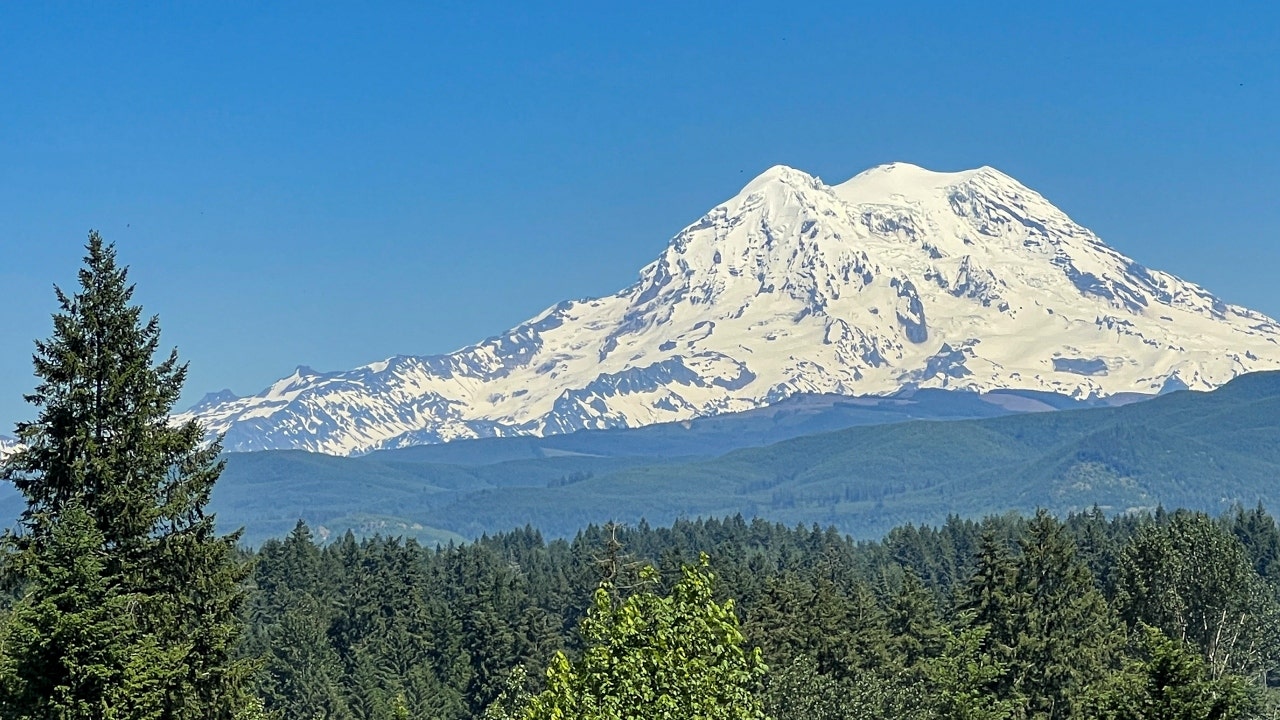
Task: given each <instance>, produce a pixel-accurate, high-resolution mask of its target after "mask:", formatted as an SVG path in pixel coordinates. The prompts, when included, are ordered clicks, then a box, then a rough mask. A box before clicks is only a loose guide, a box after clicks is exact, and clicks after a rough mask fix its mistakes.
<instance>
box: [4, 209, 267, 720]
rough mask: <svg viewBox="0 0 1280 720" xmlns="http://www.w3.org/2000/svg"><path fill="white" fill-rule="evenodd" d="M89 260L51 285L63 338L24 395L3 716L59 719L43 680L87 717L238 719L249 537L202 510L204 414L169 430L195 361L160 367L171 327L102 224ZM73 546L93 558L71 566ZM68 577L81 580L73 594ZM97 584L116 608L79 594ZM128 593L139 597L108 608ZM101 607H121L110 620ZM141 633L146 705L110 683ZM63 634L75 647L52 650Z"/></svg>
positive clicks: (43, 345)
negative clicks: (20, 501) (68, 283)
mask: <svg viewBox="0 0 1280 720" xmlns="http://www.w3.org/2000/svg"><path fill="white" fill-rule="evenodd" d="M84 262H85V265H84V267H83V268H82V269H81V270H80V272H79V285H80V287H79V290H78V291H77V292H75V293H74V294H72V295H67V294H66V293H64V292H63V291H62V290H61V289H58V288H55V294H56V297H57V300H58V305H59V312H58V313H56V314H55V315H54V317H53V335H52V336H51V337H50V338H48V339H47V340H42V341H37V342H36V353H35V356H34V366H35V374H36V376H37V378H38V379H39V383H38V384H37V386H36V389H35V391H34V392H33V393H32V394H30V395H28V396H27V398H26V399H27V401H28V402H29V403H31V404H32V405H33V406H35V408H37V418H36V420H34V421H32V422H27V423H21V424H19V425H18V437H19V439H20V440H21V442H22V445H23V449H22V450H21V451H20V452H18V453H17V454H16V455H15V456H13V457H11V458H10V459H9V460H8V461H7V462H6V463H5V465H4V469H3V478H4V479H5V480H8V481H10V482H12V483H13V484H14V485H15V486H16V487H17V489H18V490H19V491H21V493H22V494H23V496H24V497H25V498H26V502H27V508H26V511H25V512H24V513H23V515H22V527H21V532H20V533H19V534H18V535H16V536H14V537H12V538H11V553H12V555H13V557H11V558H10V559H11V561H12V562H11V563H10V566H11V567H12V568H13V569H14V570H15V572H16V574H17V577H16V578H13V579H14V580H15V581H16V582H17V583H19V584H21V585H22V586H23V594H22V597H21V598H20V600H19V601H18V603H17V606H16V607H15V610H14V612H13V613H12V615H11V617H10V621H9V622H8V623H7V625H6V627H5V631H4V640H5V649H6V654H7V657H6V660H5V664H4V672H3V676H2V677H0V681H2V682H3V686H2V687H0V693H2V696H0V703H3V704H4V713H5V716H6V717H14V718H25V717H48V716H49V715H48V709H47V708H42V707H41V706H40V705H39V703H38V702H37V700H38V698H35V696H33V695H32V693H31V690H32V686H31V685H30V682H31V678H32V677H34V676H35V674H38V675H39V676H40V677H41V678H42V682H44V683H45V684H46V685H47V686H48V687H51V688H56V689H57V692H58V693H60V694H63V695H66V696H68V697H75V698H77V702H78V703H80V705H78V707H80V708H82V710H83V711H84V712H85V713H87V714H85V715H83V716H84V717H127V718H134V717H146V718H156V719H157V720H170V719H172V720H188V719H190V720H196V719H199V720H205V719H208V720H215V719H217V720H221V719H223V718H235V717H239V716H242V715H243V713H244V712H247V708H250V707H252V706H253V703H252V702H251V698H249V697H248V695H247V692H246V691H245V689H244V688H246V687H247V677H248V675H249V671H250V668H249V666H248V664H247V661H244V660H240V659H237V658H236V645H237V642H238V640H239V638H240V635H241V631H242V620H241V607H242V604H243V602H244V589H243V587H242V585H243V581H244V579H245V577H246V573H247V567H246V566H245V565H244V564H243V563H241V562H239V561H238V560H237V559H236V554H235V546H236V542H237V539H238V534H231V535H218V534H217V533H216V530H215V527H214V518H213V516H212V515H208V514H206V513H205V506H206V504H207V503H208V501H209V495H210V492H211V491H212V489H213V485H214V482H215V481H216V480H217V478H218V475H219V473H220V472H221V470H222V464H221V463H220V462H219V461H218V455H219V453H220V448H219V446H218V444H217V443H216V442H215V443H206V442H204V433H203V430H202V428H201V427H200V426H199V425H198V424H197V423H195V422H187V423H185V424H181V425H174V424H172V423H171V421H170V413H171V411H172V409H173V406H174V403H175V402H177V400H178V397H179V395H180V393H181V390H182V384H183V381H184V379H185V378H186V373H187V366H186V365H185V364H183V363H180V362H179V361H178V356H177V351H176V350H175V351H172V352H170V353H169V354H168V355H167V356H165V357H163V358H162V359H161V360H160V361H159V362H156V354H157V351H158V349H159V344H160V325H159V320H158V319H157V318H156V317H151V318H150V319H149V320H146V321H143V319H142V317H143V316H142V308H141V307H140V306H138V305H135V304H133V303H132V299H133V286H132V285H130V284H129V282H128V277H127V275H128V273H127V269H126V268H123V267H119V266H117V264H116V253H115V248H114V247H113V246H111V245H108V244H106V243H104V242H103V240H102V238H101V237H100V236H99V235H98V234H97V233H96V232H94V233H90V234H89V241H88V244H87V255H86V257H85V260H84ZM69 546H74V547H79V548H80V549H81V551H82V552H84V553H86V554H87V555H88V556H90V557H92V558H93V562H92V563H88V564H86V563H77V564H75V565H74V567H73V568H68V567H66V564H67V563H68V562H70V561H71V559H72V558H71V557H70V556H69V555H68V553H66V548H67V547H69ZM69 572H74V573H77V574H79V576H80V577H78V579H76V581H75V583H74V584H73V585H72V586H70V587H68V577H69V575H68V573H69ZM85 593H88V594H87V595H86V594H85ZM95 593H96V594H98V595H101V596H102V599H103V602H104V603H107V604H106V605H99V606H97V607H94V606H93V604H92V603H89V604H86V602H83V601H85V600H88V599H89V598H90V597H92V596H95V595H94V594H95ZM74 596H79V597H74ZM117 598H130V599H131V601H130V602H128V603H124V604H122V605H120V606H119V607H117V606H115V605H111V604H110V603H112V602H115V601H116V600H115V599H117ZM71 599H75V601H74V602H72V601H69V600H71ZM102 607H114V608H117V610H118V611H117V612H115V613H113V614H112V615H111V616H110V617H108V618H102V617H101V608H102ZM126 608H127V609H126ZM84 623H89V624H90V625H89V626H92V627H98V626H99V625H101V623H107V624H106V625H101V627H99V629H98V630H94V631H92V632H90V631H86V632H83V633H79V634H78V635H76V637H74V638H63V637H62V636H60V635H57V634H55V635H52V636H45V637H44V638H43V639H40V638H39V637H38V636H37V637H36V638H33V637H32V632H33V630H36V629H37V628H39V627H42V626H43V625H42V624H47V625H48V626H50V627H72V626H80V625H82V624H84ZM108 625H109V627H110V631H108V630H107V627H108ZM137 638H145V639H146V642H147V643H150V644H152V645H153V647H151V649H150V650H149V652H150V653H152V655H153V656H154V658H156V659H157V660H156V662H153V663H152V664H151V666H150V667H148V669H147V672H148V674H149V675H148V677H147V679H146V687H147V688H148V689H147V692H148V693H149V696H152V695H154V697H157V698H159V699H158V700H157V702H156V704H155V705H154V706H152V707H150V709H148V710H147V711H146V712H141V711H138V710H137V709H130V706H129V705H128V703H129V702H132V701H131V700H130V699H129V698H128V695H129V693H123V694H122V693H121V692H120V687H119V685H118V683H117V681H116V680H113V679H112V678H115V677H117V676H123V675H122V674H127V673H125V669H124V668H122V667H121V666H120V663H124V662H126V661H127V658H128V656H129V655H130V653H129V652H128V651H127V645H126V644H127V643H130V642H132V641H133V640H134V639H137ZM35 639H40V642H35V641H34V640H35ZM59 642H67V643H72V642H74V643H78V645H75V646H74V647H72V646H71V645H70V644H69V645H68V646H67V647H65V648H60V647H54V646H51V645H50V644H49V643H59ZM161 659H162V660H161ZM86 663H89V664H86ZM37 694H38V693H37ZM33 698H34V699H33ZM79 716H81V715H74V714H73V715H67V716H66V717H79ZM58 717H61V716H58Z"/></svg>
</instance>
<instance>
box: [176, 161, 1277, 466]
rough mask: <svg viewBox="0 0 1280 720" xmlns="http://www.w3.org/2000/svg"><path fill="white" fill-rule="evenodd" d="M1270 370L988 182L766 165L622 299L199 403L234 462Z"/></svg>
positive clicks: (1051, 217)
mask: <svg viewBox="0 0 1280 720" xmlns="http://www.w3.org/2000/svg"><path fill="white" fill-rule="evenodd" d="M1273 369H1280V325H1277V323H1276V321H1275V320H1273V319H1271V318H1269V317H1267V316H1266V315H1263V314H1261V313H1258V312H1255V311H1253V310H1250V309H1248V308H1244V307H1240V306H1238V305H1232V304H1228V303H1225V302H1223V301H1222V300H1220V299H1218V298H1217V297H1215V296H1214V295H1213V294H1212V293H1210V292H1208V291H1207V290H1205V289H1204V288H1202V287H1200V286H1198V285H1196V284H1194V283H1191V282H1187V281H1185V280H1182V279H1180V278H1177V277H1175V276H1173V275H1171V274H1169V273H1165V272H1161V271H1158V270H1153V269H1149V268H1146V267H1144V266H1142V265H1140V264H1138V263H1137V262H1135V261H1134V260H1132V259H1130V258H1128V257H1126V256H1124V255H1123V254H1121V253H1119V252H1117V251H1115V250H1114V249H1112V248H1110V247H1109V246H1107V245H1106V244H1105V243H1104V242H1103V241H1102V240H1101V239H1100V238H1098V237H1097V236H1096V235H1095V234H1094V233H1093V232H1091V231H1090V230H1088V229H1087V228H1085V227H1082V226H1081V225H1079V224H1077V223H1075V222H1074V221H1072V220H1071V218H1069V217H1068V216H1067V215H1066V214H1065V213H1064V212H1062V211H1061V210H1059V209H1058V208H1056V207H1055V206H1054V205H1053V204H1051V203H1050V202H1049V201H1048V200H1046V199H1045V198H1043V197H1042V196H1041V195H1039V194H1038V193H1036V192H1035V191H1034V190H1031V189H1030V188H1028V187H1026V186H1024V185H1022V184H1021V183H1019V182H1018V181H1017V180H1014V179H1013V178H1011V177H1009V176H1008V175H1005V174H1003V173H1001V172H999V171H998V170H995V169H993V168H990V167H983V168H979V169H976V170H968V171H963V172H951V173H943V172H933V171H930V170H926V169H923V168H920V167H917V166H914V165H910V164H907V163H892V164H889V165H883V166H879V167H875V168H872V169H870V170H867V171H865V172H863V173H860V174H858V175H856V176H855V177H853V178H852V179H850V180H848V181H846V182H844V183H840V184H837V185H827V184H825V183H824V182H823V181H822V180H821V179H819V178H817V177H814V176H811V175H809V174H807V173H805V172H802V171H800V170H796V169H793V168H789V167H785V166H776V167H773V168H770V169H768V170H767V171H765V172H764V173H762V174H761V175H759V176H758V177H756V178H755V179H753V180H752V181H751V182H750V183H749V184H747V186H746V187H744V188H743V189H742V190H741V191H740V192H739V193H738V194H737V195H735V196H734V197H733V198H731V199H730V200H728V201H726V202H724V203H721V204H720V205H717V206H716V207H715V208H713V209H712V210H711V211H710V212H708V213H707V214H705V215H704V216H702V217H701V218H699V219H698V220H697V221H695V222H694V223H692V224H691V225H689V226H687V227H686V228H684V229H683V230H682V231H681V232H679V233H678V234H677V235H676V236H675V237H674V238H672V239H671V240H670V242H669V244H668V245H667V247H666V249H665V250H664V251H663V252H662V254H661V255H660V256H659V257H658V258H657V259H656V260H655V261H654V262H652V263H650V264H649V265H648V266H646V267H645V268H643V269H642V270H641V271H640V276H639V280H638V281H637V282H636V283H635V284H633V285H631V286H630V287H628V288H626V289H624V290H622V291H620V292H618V293H617V294H614V295H610V296H607V297H601V298H590V299H583V300H573V301H566V302H562V303H559V304H558V305H555V306H554V307H551V308H548V309H547V310H545V311H543V312H542V313H540V314H538V315H537V316H535V317H533V318H532V319H530V320H529V321H527V322H525V323H523V324H521V325H519V326H518V327H516V328H513V329H512V330H510V331H508V332H506V333H504V334H502V335H499V336H496V337H492V338H489V339H487V340H484V341H483V342H480V343H477V344H475V345H471V346H468V347H465V348H462V349H460V350H458V351H456V352H453V353H449V354H444V355H426V356H414V355H405V356H397V357H392V358H387V359H384V360H380V361H378V362H374V363H371V364H369V365H365V366H363V367H359V368H355V369H353V370H347V371H341V372H316V371H315V370H312V369H310V368H306V367H299V368H297V369H296V370H295V371H294V372H293V373H292V374H290V375H289V376H288V377H285V378H282V379H281V380H279V381H277V382H276V383H274V384H273V385H272V386H271V387H269V388H267V389H265V390H263V391H262V392H260V393H258V394H255V395H251V396H247V397H237V396H235V395H234V394H233V393H231V392H229V391H223V392H221V393H214V394H211V395H209V396H206V397H205V399H203V400H202V401H201V402H200V403H198V404H197V405H196V406H194V407H193V408H191V410H189V411H188V412H186V413H184V414H182V415H179V416H177V418H175V419H176V420H179V421H182V420H187V419H196V420H199V421H200V422H202V423H203V424H204V426H205V428H206V429H207V430H208V431H209V432H210V433H211V434H218V435H222V436H223V438H224V447H225V448H226V449H227V450H230V451H255V450H269V449H301V450H307V451H312V452H320V453H327V454H333V455H358V454H363V453H367V452H370V451H373V450H378V449H385V448H395V447H405V446H410V445H418V444H426V443H442V442H449V441H452V440H457V439H463V438H480V437H500V436H514V435H535V436H541V435H549V434H555V433H567V432H573V431H576V430H581V429H604V428H624V427H638V426H644V425H650V424H655V423H663V422H674V421H686V420H690V419H693V418H698V417H705V416H711V415H717V414H723V413H731V412H738V411H743V410H749V409H752V408H759V407H763V406H767V405H770V404H772V403H776V402H778V401H780V400H782V399H785V398H788V397H791V396H793V395H798V394H809V393H823V394H839V395H887V394H891V393H896V392H902V391H903V390H909V389H911V388H942V389H952V390H964V391H971V392H990V391H994V390H1004V389H1010V390H1036V391H1047V392H1053V393H1058V394H1062V395H1067V396H1070V397H1075V398H1090V397H1104V396H1108V395H1115V394H1119V393H1132V392H1138V393H1157V392H1161V391H1168V390H1172V389H1183V388H1189V389H1194V390H1209V389H1212V388H1215V387H1218V386H1220V385H1223V384H1225V383H1226V382H1228V381H1229V380H1231V379H1232V378H1234V377H1236V376H1238V375H1241V374H1244V373H1248V372H1253V371H1259V370H1273Z"/></svg>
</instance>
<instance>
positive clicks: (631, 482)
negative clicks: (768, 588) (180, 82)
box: [0, 372, 1280, 543]
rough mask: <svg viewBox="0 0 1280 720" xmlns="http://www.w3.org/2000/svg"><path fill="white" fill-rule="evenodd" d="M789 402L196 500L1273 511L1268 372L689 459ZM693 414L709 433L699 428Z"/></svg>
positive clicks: (746, 509)
mask: <svg viewBox="0 0 1280 720" xmlns="http://www.w3.org/2000/svg"><path fill="white" fill-rule="evenodd" d="M938 393H939V394H944V395H955V396H956V397H957V398H962V397H963V396H964V393H946V391H938ZM792 402H794V401H792ZM770 412H772V413H776V415H778V416H780V417H775V418H774V419H773V420H772V421H771V422H772V429H770V428H771V423H770V422H765V421H763V420H762V419H761V418H760V417H759V415H760V414H763V413H770ZM796 413H797V411H796V409H795V408H794V407H789V406H788V403H781V404H780V406H779V407H778V408H776V409H772V408H771V409H770V410H767V411H757V412H756V413H749V414H747V415H746V416H737V417H717V418H707V419H705V420H702V421H698V422H695V423H692V427H691V428H690V429H689V430H688V431H686V432H689V433H690V434H691V435H692V436H693V438H692V439H691V438H690V437H686V436H684V435H682V434H681V432H680V431H684V428H683V427H682V426H681V425H675V426H655V427H645V428H639V429H631V430H618V431H598V432H584V433H575V434H572V435H561V436H554V437H549V438H502V439H488V440H473V441H463V442H460V443H449V444H447V445H437V446H425V447H414V448H405V449H399V450H385V451H380V452H375V453H370V454H367V455H364V456H361V457H354V458H348V457H332V456H328V455H323V454H318V453H306V452H300V451H272V452H255V453H235V454H231V455H229V456H228V458H227V461H228V463H227V467H226V471H225V472H224V473H223V476H222V478H221V479H220V480H219V482H218V485H217V487H216V488H215V490H214V495H213V499H212V502H211V509H212V510H214V511H216V512H217V514H218V522H219V525H220V527H223V528H225V529H235V528H237V527H241V526H244V527H245V530H246V533H245V538H246V539H247V541H249V542H253V543H257V542H261V541H262V540H263V539H265V538H267V537H273V536H280V535H283V534H284V533H287V532H288V531H289V530H290V529H291V528H292V527H293V525H294V523H295V522H296V521H297V519H298V518H304V519H306V520H307V522H309V523H310V524H312V525H313V526H315V527H323V528H324V530H323V531H322V532H341V531H343V530H345V529H347V528H350V529H354V530H356V531H357V532H358V533H362V534H372V533H382V534H393V535H399V534H409V535H414V536H417V537H420V538H422V539H423V540H424V541H428V542H434V541H436V540H444V541H447V540H448V539H455V540H456V539H458V538H462V537H477V536H479V535H480V534H481V533H484V532H496V531H502V530H509V529H510V528H512V527H517V526H523V525H525V524H526V523H532V524H534V525H535V526H536V527H538V528H539V529H541V530H542V531H544V532H546V533H548V534H549V535H552V536H564V535H572V534H573V533H575V532H576V531H577V530H578V529H580V528H581V527H583V526H584V525H586V524H587V523H592V522H595V523H601V522H604V521H606V520H610V519H613V520H619V521H623V522H637V521H639V520H640V519H641V518H645V519H647V520H649V521H650V522H654V523H663V524H665V523H668V522H670V521H671V520H673V519H675V518H678V517H693V516H698V515H702V516H722V515H732V514H735V513H742V514H743V515H745V516H748V517H750V516H760V517H764V518H767V519H770V520H776V521H780V522H785V523H787V524H794V523H805V524H810V523H820V524H824V525H825V524H832V525H835V526H836V527H838V528H840V529H842V530H844V531H846V532H849V533H852V534H854V535H855V536H857V537H863V538H870V537H876V536H878V535H880V534H881V533H883V532H884V531H886V530H888V529H889V528H890V527H893V526H894V525H899V524H903V523H908V522H910V523H928V522H941V521H942V520H943V519H945V518H946V516H947V515H950V514H957V515H961V516H965V517H977V516H981V515H986V514H991V513H1000V512H1004V511H1006V510H1011V509H1018V510H1034V509H1035V508H1036V507H1046V508H1049V509H1051V510H1053V511H1057V512H1065V511H1069V510H1079V509H1085V508H1089V507H1091V506H1093V505H1095V504H1096V505H1099V506H1101V507H1103V508H1104V509H1105V510H1107V511H1109V512H1118V511H1126V510H1130V509H1135V508H1149V507H1153V506H1155V505H1156V504H1158V503H1163V504H1164V505H1165V506H1167V507H1175V506H1182V507H1189V508H1198V509H1203V510H1206V511H1209V512H1219V511H1221V510H1224V509H1227V508H1229V507H1230V506H1231V505H1232V504H1234V503H1242V504H1244V505H1246V506H1252V505H1253V504H1254V503H1256V502H1259V501H1261V502H1264V503H1265V504H1267V505H1268V506H1270V507H1275V506H1277V505H1278V504H1280V489H1278V488H1277V485H1276V482H1275V480H1276V478H1277V477H1280V444H1278V443H1276V442H1275V439H1276V438H1277V437H1280V372H1271V373H1254V374H1250V375H1246V376H1243V377H1240V378H1237V379H1235V380H1233V381H1232V382H1230V383H1228V384H1227V385H1226V386H1224V387H1222V388H1220V389H1218V390H1215V391H1212V392H1208V393H1201V392H1176V393H1170V394H1167V395H1164V396H1161V397H1159V398H1156V399H1153V400H1150V401H1148V402H1140V403H1134V404H1130V405H1126V406H1123V407H1095V408H1090V409H1082V410H1070V409H1066V410H1063V411H1061V412H1041V413H1025V414H1019V415H1007V416H1001V417H994V418H986V419H980V420H950V421H945V422H939V421H933V420H929V421H920V420H915V421H909V422H900V423H892V424H878V425H864V426H860V427H853V428H849V429H845V430H838V431H835V432H823V433H818V434H810V435H802V436H800V437H794V438H792V439H788V440H785V441H783V442H779V443H775V444H772V445H769V446H767V447H751V448H746V449H741V450H736V451H733V452H729V453H726V454H724V455H721V456H718V457H688V456H687V455H688V454H689V453H690V451H691V449H692V448H693V447H695V446H696V445H697V441H699V440H707V441H708V442H706V445H707V446H716V445H718V444H720V443H722V442H726V441H727V440H726V438H732V436H734V435H737V436H746V437H750V438H760V437H765V436H767V435H769V434H770V433H772V432H783V433H786V432H791V430H792V426H790V423H791V422H792V420H793V416H794V414H796ZM811 417H815V416H811ZM816 417H824V415H823V414H822V413H819V414H818V415H817V416H816ZM703 423H706V424H710V426H711V427H710V428H709V429H702V430H699V429H698V427H697V426H698V425H699V424H703ZM734 427H737V428H738V430H737V431H736V432H735V431H734ZM681 455H686V456H685V457H681ZM21 509H22V502H21V497H20V496H19V495H18V493H17V492H16V490H14V489H13V488H12V486H0V516H3V517H6V518H9V519H10V520H12V519H14V518H16V517H17V515H18V513H19V512H20V511H21Z"/></svg>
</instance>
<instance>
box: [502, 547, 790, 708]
mask: <svg viewBox="0 0 1280 720" xmlns="http://www.w3.org/2000/svg"><path fill="white" fill-rule="evenodd" d="M641 579H642V581H643V582H646V583H650V584H652V583H655V582H656V572H655V571H654V570H652V569H651V568H645V569H644V570H642V571H641ZM713 582H714V576H713V575H712V573H711V570H710V568H709V567H708V564H707V559H706V556H705V555H704V556H703V558H702V560H701V562H700V563H699V564H698V565H694V566H685V567H684V568H683V570H682V577H681V579H680V580H679V581H678V582H677V583H676V584H675V586H674V587H673V588H672V590H671V594H670V595H667V596H663V595H660V594H658V593H656V592H653V591H652V590H643V591H641V592H638V593H636V594H634V595H631V596H630V597H627V598H626V599H623V600H615V599H614V595H613V592H612V588H610V587H609V586H608V585H607V584H605V585H602V586H601V587H600V588H599V589H597V591H596V594H595V604H594V606H593V607H592V608H591V610H590V611H589V613H588V615H587V617H586V619H585V620H584V621H583V624H582V634H583V636H584V639H585V640H586V643H587V647H586V650H585V651H584V653H583V656H582V658H581V659H580V660H579V661H577V662H570V660H569V658H568V657H566V656H565V655H564V654H563V653H557V654H556V656H555V658H554V659H553V660H552V663H551V667H550V668H549V669H548V671H547V689H546V690H545V691H543V692H542V693H540V694H539V695H537V696H536V697H534V698H533V700H532V701H531V702H530V704H529V706H528V707H527V708H526V709H525V711H524V713H523V717H524V718H525V720H551V719H552V718H555V719H556V720H559V719H561V718H574V719H575V720H649V719H653V720H658V719H659V718H663V719H666V718H700V719H704V720H763V718H764V711H763V709H762V706H761V702H760V700H759V698H758V697H757V696H756V690H757V687H758V685H759V683H760V681H761V679H762V677H763V676H764V673H765V666H764V662H763V661H762V660H761V657H760V653H759V651H758V650H747V649H745V648H744V647H743V644H744V637H743V635H742V632H741V631H740V630H739V629H738V621H737V617H736V616H735V615H734V610H733V601H732V600H729V601H726V602H723V603H720V602H717V601H716V600H715V599H714V597H713V594H714V588H713Z"/></svg>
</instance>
